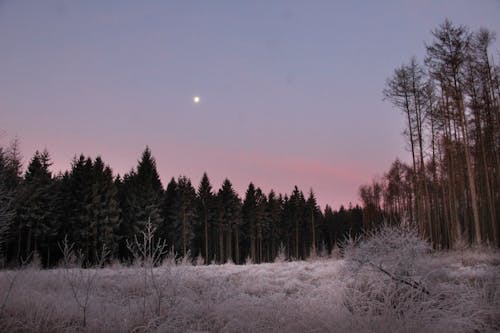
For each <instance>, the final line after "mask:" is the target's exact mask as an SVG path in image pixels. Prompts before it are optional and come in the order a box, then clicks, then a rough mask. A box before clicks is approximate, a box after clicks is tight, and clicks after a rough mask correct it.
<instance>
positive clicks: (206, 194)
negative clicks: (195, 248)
mask: <svg viewBox="0 0 500 333" xmlns="http://www.w3.org/2000/svg"><path fill="white" fill-rule="evenodd" d="M213 206H214V194H213V192H212V185H211V184H210V180H209V179H208V176H207V174H206V173H203V177H202V178H201V182H200V185H199V186H198V193H197V216H198V220H199V223H198V224H199V225H200V226H202V228H203V231H202V232H203V249H204V251H203V257H204V259H205V264H208V263H209V262H210V258H211V253H210V242H211V240H210V235H211V231H212V228H213V219H214V212H213V209H214V207H213Z"/></svg>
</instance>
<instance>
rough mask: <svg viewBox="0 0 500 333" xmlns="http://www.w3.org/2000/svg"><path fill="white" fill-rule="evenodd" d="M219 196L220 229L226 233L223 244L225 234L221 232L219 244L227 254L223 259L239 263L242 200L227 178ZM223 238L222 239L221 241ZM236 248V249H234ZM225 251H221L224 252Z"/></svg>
mask: <svg viewBox="0 0 500 333" xmlns="http://www.w3.org/2000/svg"><path fill="white" fill-rule="evenodd" d="M217 197H218V207H217V208H218V210H219V214H218V219H219V223H220V231H219V232H223V233H225V236H226V237H225V241H226V242H225V244H223V239H224V237H223V235H220V234H219V242H220V243H219V246H221V247H222V248H224V249H225V250H226V251H225V255H222V256H221V260H222V261H225V260H231V261H233V262H235V263H237V264H239V263H240V262H241V258H240V252H239V250H240V248H239V229H240V225H241V201H240V198H239V197H238V195H237V194H236V192H235V191H234V189H233V185H232V184H231V182H230V181H229V179H225V180H224V182H223V184H222V187H221V189H220V190H219V193H218V195H217ZM221 240H222V241H221ZM233 249H234V251H233ZM222 253H223V252H221V254H222Z"/></svg>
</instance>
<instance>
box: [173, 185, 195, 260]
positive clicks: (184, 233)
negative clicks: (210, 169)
mask: <svg viewBox="0 0 500 333" xmlns="http://www.w3.org/2000/svg"><path fill="white" fill-rule="evenodd" d="M176 194H177V195H176V197H175V203H174V207H175V209H174V211H173V213H174V216H173V222H174V225H173V229H174V232H175V235H176V237H175V240H174V245H175V248H177V249H180V250H181V251H182V252H181V254H182V256H185V255H187V254H188V252H191V242H192V241H193V238H194V223H195V220H196V219H195V217H196V207H195V201H196V192H195V189H194V188H193V186H192V185H191V181H190V180H189V178H187V177H185V176H181V177H179V179H178V180H177V193H176Z"/></svg>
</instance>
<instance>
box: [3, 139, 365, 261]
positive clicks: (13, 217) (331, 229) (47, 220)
mask: <svg viewBox="0 0 500 333" xmlns="http://www.w3.org/2000/svg"><path fill="white" fill-rule="evenodd" d="M19 156H20V153H19V149H18V144H17V143H16V141H13V143H12V144H11V146H10V147H7V148H6V149H5V150H2V151H1V154H0V170H1V175H2V178H1V184H2V189H1V195H2V203H3V205H2V207H3V208H2V210H3V211H2V219H3V220H2V225H3V226H5V227H7V228H8V229H7V230H6V231H5V232H4V233H3V235H6V236H4V239H3V242H4V249H5V251H6V259H7V262H8V263H12V264H14V265H15V264H16V263H22V262H25V261H28V262H29V261H30V260H31V258H32V256H33V255H34V253H36V255H37V256H39V258H40V259H41V262H42V264H43V265H44V266H47V267H51V266H53V265H55V264H57V262H58V261H59V259H60V258H61V254H62V253H61V251H60V249H59V245H60V244H61V243H62V242H63V240H64V239H65V237H67V240H68V241H69V242H71V243H74V244H75V247H76V248H77V249H78V250H79V251H81V252H82V254H83V256H84V257H85V258H86V262H87V265H93V264H94V263H95V262H96V255H97V253H98V251H100V250H101V249H102V248H103V246H104V247H105V248H106V249H107V250H109V251H110V259H117V260H120V261H123V262H128V261H129V260H130V259H131V258H130V252H129V250H128V249H127V241H131V240H132V239H133V238H134V236H135V235H138V234H139V233H140V232H142V231H143V230H144V228H145V226H146V224H147V223H148V222H150V223H151V225H152V226H154V228H155V229H156V234H155V237H157V238H158V239H162V240H165V241H166V243H167V244H168V246H169V248H170V249H171V250H172V251H173V252H175V253H176V254H177V255H178V256H179V257H185V256H189V257H191V258H193V259H195V258H197V257H198V256H200V257H202V258H203V261H204V262H205V263H207V264H208V263H211V262H213V263H225V262H227V261H230V262H234V263H237V264H241V263H245V262H246V261H247V260H251V262H254V263H260V262H270V261H273V260H274V258H275V257H276V255H277V253H278V251H279V249H280V247H282V248H283V249H286V251H287V253H286V255H287V257H288V258H296V259H304V258H306V257H308V256H310V255H311V254H313V253H312V252H314V251H318V252H319V251H328V252H331V250H332V248H333V247H334V246H335V244H337V243H338V242H339V241H342V240H343V239H344V237H345V236H346V235H347V234H359V233H360V231H361V222H362V221H361V219H362V209H361V208H360V207H359V206H355V207H352V206H350V207H349V208H347V209H346V208H344V207H340V209H339V210H337V211H334V210H332V209H331V208H330V207H329V206H327V207H326V208H325V209H324V211H321V210H320V208H319V206H318V204H317V201H316V197H315V194H314V192H313V191H312V190H310V191H309V193H308V194H307V196H306V195H304V193H303V192H302V191H301V190H299V189H298V188H297V187H295V188H294V189H293V191H292V193H291V194H290V195H287V194H285V195H282V194H276V193H275V192H274V191H270V193H268V194H265V193H263V191H262V190H261V189H260V188H259V187H256V186H255V185H254V184H252V183H250V184H249V186H248V189H247V190H246V193H245V196H244V198H243V200H242V199H241V198H240V197H239V196H238V194H237V193H236V192H235V190H234V188H233V186H232V184H231V182H230V180H228V179H226V180H225V181H224V182H223V184H222V186H221V188H220V189H219V190H218V191H216V190H214V189H213V187H212V184H211V183H210V180H209V178H208V176H207V175H206V174H204V175H203V177H202V179H201V182H200V184H199V185H198V187H197V188H195V187H194V186H193V185H192V184H191V181H190V179H189V178H187V177H185V176H180V177H178V178H177V179H174V178H172V179H171V180H170V182H169V183H168V184H167V186H166V188H164V186H163V184H162V183H161V181H160V177H159V175H158V172H157V168H156V162H155V159H154V157H153V156H152V154H151V151H150V150H149V148H146V149H145V150H144V152H143V153H142V156H141V158H140V160H139V162H138V165H137V167H136V168H135V169H134V170H133V171H131V172H130V173H127V174H125V175H124V176H123V177H120V176H115V175H113V172H112V169H111V168H110V167H109V166H107V165H105V163H104V162H103V161H102V159H101V158H100V157H96V158H95V159H91V158H90V157H85V156H83V155H80V156H79V157H78V158H75V159H74V160H73V163H72V167H71V170H69V171H67V172H65V173H64V174H58V175H53V174H52V173H51V171H50V170H49V167H50V164H51V163H50V157H49V153H48V152H47V151H44V152H41V153H40V152H36V153H35V155H34V156H33V158H32V159H31V160H30V162H29V164H28V166H27V168H26V172H25V173H24V175H21V162H20V158H19Z"/></svg>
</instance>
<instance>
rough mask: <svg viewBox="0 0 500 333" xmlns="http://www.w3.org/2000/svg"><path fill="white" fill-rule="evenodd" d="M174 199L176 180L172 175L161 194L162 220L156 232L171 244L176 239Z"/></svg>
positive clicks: (175, 195)
mask: <svg viewBox="0 0 500 333" xmlns="http://www.w3.org/2000/svg"><path fill="white" fill-rule="evenodd" d="M176 200H177V182H176V181H175V178H174V177H172V179H171V180H170V182H169V183H168V184H167V189H166V190H165V193H164V195H163V200H162V206H161V211H162V218H163V222H162V224H161V225H160V227H159V228H158V230H157V232H158V235H159V237H160V238H162V239H166V240H167V243H168V244H171V245H173V244H174V242H175V239H176V233H175V230H174V223H175V222H174V217H175V213H176V207H175V204H176Z"/></svg>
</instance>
